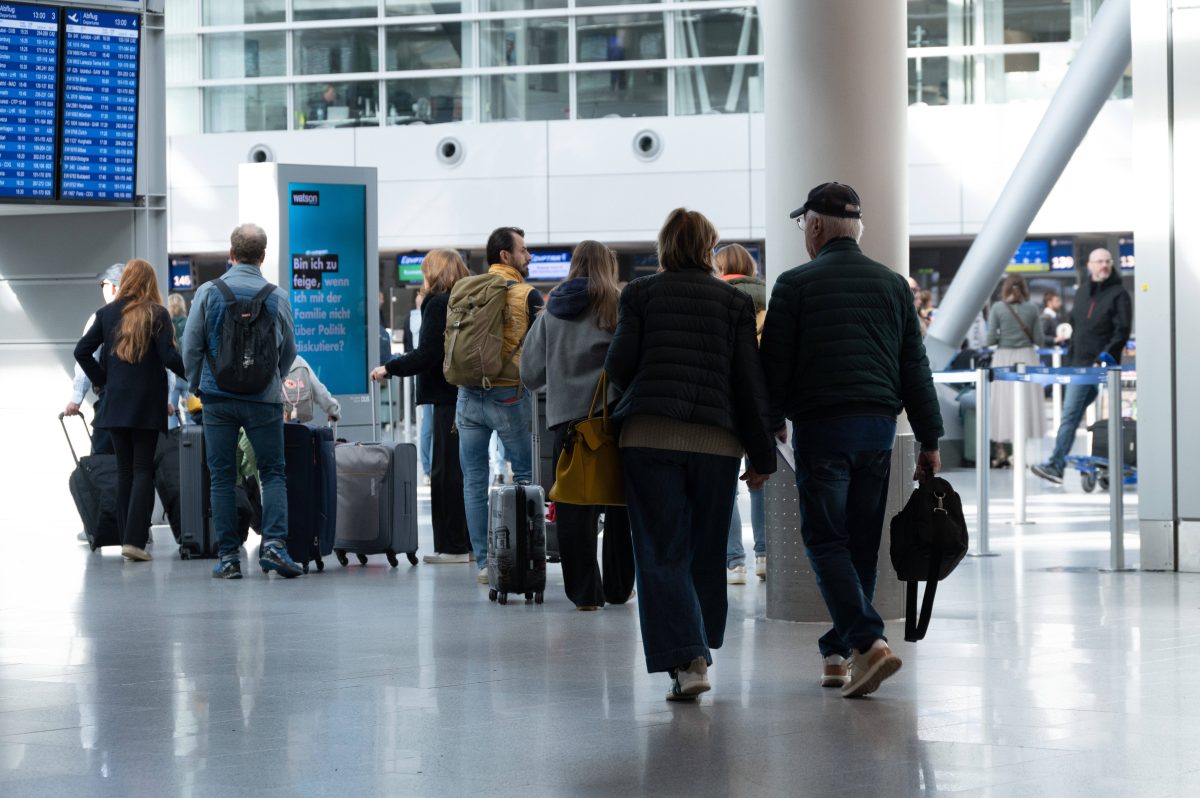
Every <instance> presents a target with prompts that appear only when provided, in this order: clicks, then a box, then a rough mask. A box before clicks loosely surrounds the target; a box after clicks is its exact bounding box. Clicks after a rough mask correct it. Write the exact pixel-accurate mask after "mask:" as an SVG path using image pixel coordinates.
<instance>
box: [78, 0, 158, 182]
mask: <svg viewBox="0 0 1200 798" xmlns="http://www.w3.org/2000/svg"><path fill="white" fill-rule="evenodd" d="M62 13H63V14H64V15H65V16H66V36H65V38H64V40H63V41H64V44H63V139H62V170H61V173H60V174H61V177H60V193H59V198H60V199H63V200H81V201H85V202H122V201H125V202H127V201H130V200H132V199H133V194H134V180H135V176H136V171H137V98H138V44H139V39H138V34H139V18H138V16H137V15H136V14H119V13H113V12H108V11H85V10H83V9H71V8H68V9H64V10H63V11H62Z"/></svg>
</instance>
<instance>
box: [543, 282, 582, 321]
mask: <svg viewBox="0 0 1200 798" xmlns="http://www.w3.org/2000/svg"><path fill="white" fill-rule="evenodd" d="M588 306H589V297H588V281H587V278H586V277H576V278H575V279H574V280H567V281H566V282H565V283H560V284H559V285H558V287H556V288H555V289H554V290H553V291H551V292H550V297H549V299H548V300H547V301H546V310H547V311H549V313H550V315H551V316H555V317H556V318H560V319H574V318H576V317H578V316H582V315H583V314H584V313H586V312H587V309H588Z"/></svg>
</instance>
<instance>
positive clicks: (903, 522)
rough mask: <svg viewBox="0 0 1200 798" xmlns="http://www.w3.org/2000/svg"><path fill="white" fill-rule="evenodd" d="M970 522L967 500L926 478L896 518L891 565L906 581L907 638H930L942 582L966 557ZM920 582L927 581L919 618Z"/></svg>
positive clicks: (943, 482)
mask: <svg viewBox="0 0 1200 798" xmlns="http://www.w3.org/2000/svg"><path fill="white" fill-rule="evenodd" d="M967 546H968V542H967V521H966V518H965V517H964V516H963V509H962V499H961V498H960V497H959V495H958V494H957V493H955V491H954V488H953V487H951V485H950V483H949V482H947V481H946V480H944V479H942V478H941V477H931V478H930V479H927V480H925V482H923V483H921V484H920V486H918V487H917V489H916V490H914V491H913V494H912V496H911V497H910V498H909V500H908V503H907V504H905V505H904V509H903V510H901V511H900V512H899V513H897V514H896V517H895V518H893V519H892V567H893V568H895V569H896V575H897V576H898V577H899V578H900V579H901V581H903V582H906V583H907V585H906V587H905V612H904V639H905V640H908V641H909V642H916V641H917V640H920V639H922V638H923V637H925V632H926V630H927V629H928V628H929V618H930V615H931V613H932V612H933V599H934V596H935V595H936V594H937V583H938V582H939V581H940V580H942V579H945V578H946V577H947V576H949V575H950V572H951V571H953V570H954V569H955V568H956V567H957V566H958V564H959V563H960V562H961V561H962V558H963V557H965V556H966V554H967ZM917 582H927V583H928V584H926V586H925V597H924V598H923V599H922V600H921V614H920V618H919V619H918V617H917Z"/></svg>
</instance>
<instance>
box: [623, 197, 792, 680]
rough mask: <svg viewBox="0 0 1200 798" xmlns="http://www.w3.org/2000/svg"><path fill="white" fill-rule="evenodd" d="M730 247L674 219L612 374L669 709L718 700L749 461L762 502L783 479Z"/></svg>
mask: <svg viewBox="0 0 1200 798" xmlns="http://www.w3.org/2000/svg"><path fill="white" fill-rule="evenodd" d="M718 240H719V237H718V235H717V231H716V229H715V228H714V227H713V226H712V223H711V222H709V221H708V219H706V218H705V217H704V216H703V215H702V214H700V213H698V212H696V211H689V210H686V209H684V208H677V209H676V210H674V211H672V212H671V214H670V215H669V216H668V217H667V221H666V223H665V224H664V225H663V228H662V231H661V232H660V233H659V236H658V258H659V263H660V265H661V267H662V271H661V272H659V273H658V274H655V275H652V276H649V277H643V278H641V279H639V280H635V281H634V282H632V283H630V284H629V285H628V286H627V287H626V288H625V290H624V291H623V292H622V293H621V304H620V317H619V321H618V322H617V331H616V334H615V335H614V336H613V341H612V345H611V346H610V347H609V350H608V358H607V360H606V362H605V368H606V369H607V371H608V375H609V380H610V381H611V382H612V383H613V384H614V385H615V386H616V387H618V388H620V389H621V391H622V395H621V400H620V402H619V403H618V404H617V408H616V411H615V412H614V416H615V417H616V418H618V419H620V420H621V424H622V428H621V440H620V445H621V460H622V464H623V466H624V468H625V497H626V501H627V503H628V507H629V520H630V525H631V527H632V531H633V544H634V554H635V559H636V562H637V583H638V592H639V594H640V597H641V598H640V601H639V611H640V614H641V622H642V645H643V648H644V650H645V654H646V666H647V669H648V670H649V671H650V672H651V673H655V672H659V671H667V672H669V673H670V674H671V677H672V682H671V689H670V692H669V693H668V694H667V698H668V699H669V700H686V699H694V698H695V697H696V696H697V695H698V694H700V693H702V692H705V691H706V690H708V689H709V682H708V666H709V665H711V664H712V654H711V649H714V648H720V647H721V643H722V642H723V639H724V636H725V616H726V612H727V610H728V601H727V598H726V595H725V544H726V538H727V533H728V530H729V519H730V515H731V513H732V511H733V494H734V491H733V488H734V484H735V482H736V480H737V478H738V466H739V465H740V463H739V458H740V457H741V456H742V454H743V453H745V454H746V455H747V456H748V458H749V460H750V465H751V467H750V468H748V469H747V471H746V473H745V474H743V475H742V478H743V479H745V480H746V481H747V482H749V484H750V487H752V488H758V487H760V486H761V485H762V483H763V481H765V480H766V475H767V474H770V473H771V472H772V471H774V470H775V453H774V452H775V450H774V445H773V441H772V437H771V432H770V430H769V429H768V428H767V421H766V414H767V398H766V397H767V394H766V381H765V379H764V377H763V371H762V366H761V364H760V363H759V359H758V348H757V345H756V338H755V313H754V303H753V301H752V300H751V299H750V297H749V296H747V295H746V294H745V293H744V292H742V291H739V290H738V289H736V288H734V287H732V286H730V285H727V284H726V283H723V282H722V281H721V280H719V279H718V278H717V277H716V276H714V269H713V248H714V247H715V246H716V244H717V241H718Z"/></svg>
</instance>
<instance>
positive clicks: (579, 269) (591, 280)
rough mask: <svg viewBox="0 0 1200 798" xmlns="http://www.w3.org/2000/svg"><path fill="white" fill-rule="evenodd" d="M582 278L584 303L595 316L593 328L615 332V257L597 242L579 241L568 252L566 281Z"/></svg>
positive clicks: (616, 298) (619, 293) (616, 299)
mask: <svg viewBox="0 0 1200 798" xmlns="http://www.w3.org/2000/svg"><path fill="white" fill-rule="evenodd" d="M579 277H583V278H586V279H587V281H588V302H589V304H590V305H591V306H592V312H593V313H594V314H595V316H596V326H597V327H599V328H600V329H601V330H604V331H605V332H612V331H614V330H615V329H617V303H618V301H619V300H620V298H621V289H619V288H618V287H617V256H616V255H614V254H613V251H612V250H611V249H609V248H608V247H606V246H604V245H603V244H601V243H600V242H599V241H581V242H579V245H578V246H576V247H575V251H574V252H572V253H571V271H570V273H569V274H568V275H567V279H568V280H574V279H576V278H579Z"/></svg>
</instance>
